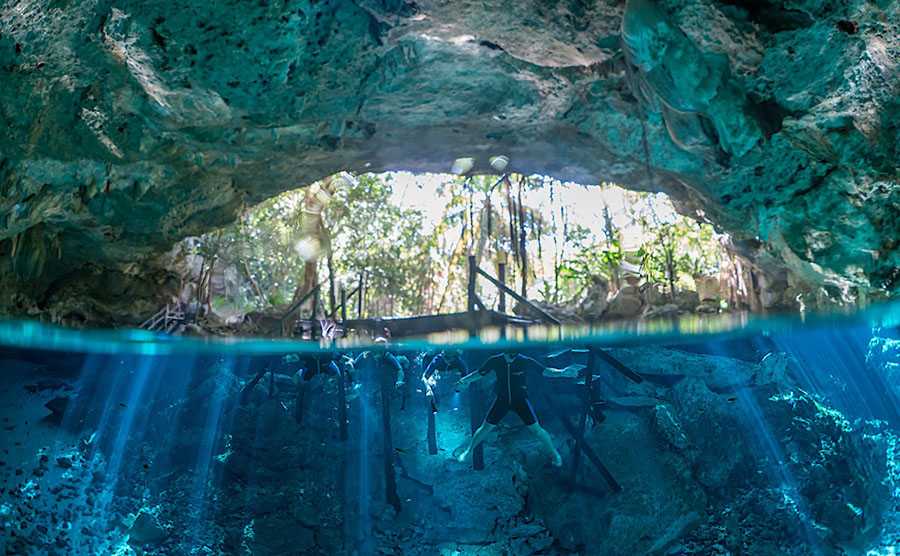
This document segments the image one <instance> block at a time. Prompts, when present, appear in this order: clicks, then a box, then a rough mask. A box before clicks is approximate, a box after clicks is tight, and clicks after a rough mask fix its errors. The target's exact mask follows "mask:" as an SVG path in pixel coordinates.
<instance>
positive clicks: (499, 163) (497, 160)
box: [491, 155, 509, 172]
mask: <svg viewBox="0 0 900 556" xmlns="http://www.w3.org/2000/svg"><path fill="white" fill-rule="evenodd" d="M508 165H509V157H508V156H503V155H500V156H492V157H491V168H493V169H494V170H497V171H498V172H502V171H503V170H506V167H507V166H508Z"/></svg>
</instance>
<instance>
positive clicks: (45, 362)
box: [0, 306, 900, 555]
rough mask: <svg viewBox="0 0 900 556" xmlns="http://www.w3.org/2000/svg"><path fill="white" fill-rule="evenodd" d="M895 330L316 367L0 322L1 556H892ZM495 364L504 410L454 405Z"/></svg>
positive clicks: (231, 348) (845, 321)
mask: <svg viewBox="0 0 900 556" xmlns="http://www.w3.org/2000/svg"><path fill="white" fill-rule="evenodd" d="M898 326H900V309H898V307H897V306H880V307H877V308H874V309H872V310H869V311H866V312H861V313H855V314H851V315H841V316H838V315H831V316H807V317H805V318H801V317H783V318H770V319H762V318H751V317H748V316H741V315H739V316H728V317H720V318H715V319H704V320H699V319H687V320H681V321H668V322H657V323H631V324H625V325H619V326H617V327H607V328H603V329H574V328H563V329H559V328H548V329H534V328H532V329H529V330H528V331H527V339H526V333H525V332H523V331H521V330H519V331H509V333H508V335H507V336H508V338H509V339H506V340H502V339H501V335H500V332H499V331H498V330H485V331H482V333H481V334H480V335H479V336H478V338H476V339H474V340H468V338H467V334H465V333H458V334H448V335H444V336H441V337H431V338H427V339H421V340H416V341H399V342H393V343H391V344H389V345H387V346H385V345H382V344H378V345H371V344H368V343H364V342H359V343H350V342H347V343H338V344H335V345H326V346H320V345H318V344H311V343H309V342H287V341H269V340H233V339H232V340H221V339H220V340H197V339H185V338H175V337H165V336H159V335H154V334H149V333H146V332H142V331H106V332H104V331H73V330H64V329H58V328H53V327H48V326H44V325H40V324H37V323H33V322H5V323H0V368H2V371H3V374H2V378H0V418H2V426H3V428H4V430H3V441H2V455H0V462H2V464H0V480H2V485H0V486H2V492H0V532H2V541H0V551H5V552H4V553H6V554H261V555H262V554H423V555H424V554H484V555H488V554H498V555H499V554H592V555H593V554H884V555H887V554H895V553H896V549H897V546H898V544H900V516H898V505H900V443H898V441H897V438H898V436H897V435H898V428H900V404H898V395H900V329H898ZM573 350H574V351H573ZM441 352H444V354H445V355H446V360H447V361H448V363H449V364H448V365H446V366H444V365H435V367H439V370H438V371H437V372H436V373H434V374H433V375H432V376H431V377H430V378H429V379H427V380H425V379H423V373H424V371H425V369H426V368H427V367H428V364H429V363H430V362H431V360H432V358H433V357H434V356H435V355H437V354H439V353H441ZM504 352H505V353H509V354H511V355H510V356H512V354H520V355H522V356H527V357H529V358H531V359H532V360H533V361H534V363H528V365H526V364H525V363H522V365H523V373H524V376H525V377H526V378H525V379H524V380H525V381H526V385H525V386H526V388H525V389H524V390H522V391H521V392H518V391H517V392H516V393H513V389H514V388H515V386H509V385H505V382H503V379H504V377H502V376H498V375H499V374H500V373H501V372H502V371H497V372H496V373H495V372H493V371H491V372H487V373H486V374H485V376H484V377H483V378H482V379H481V380H477V381H474V382H472V383H471V385H468V387H465V386H466V385H462V384H460V383H459V380H460V378H461V377H462V376H464V375H466V373H467V372H468V371H475V370H477V369H479V368H481V366H482V365H483V364H484V363H485V362H486V361H487V360H488V358H489V357H491V356H494V355H497V354H499V353H504ZM366 353H367V355H363V354H366ZM388 354H390V355H388ZM342 356H347V357H344V358H342ZM348 358H353V359H355V362H354V363H353V364H352V365H351V364H350V363H348V362H347V361H348ZM498 360H502V359H498ZM331 361H334V362H335V365H334V366H330V365H329V363H330V362H331ZM495 361H496V360H495ZM513 361H519V360H513ZM521 361H525V360H524V359H521ZM395 363H396V364H399V366H400V369H399V370H398V369H397V368H395ZM516 364H518V363H516ZM477 376H479V377H480V376H481V375H477ZM498 379H500V384H501V386H503V387H502V388H500V389H498V388H495V380H498ZM504 389H506V390H505V392H506V393H504V392H502V391H501V390H504ZM504 396H506V398H508V399H506V398H504ZM498 399H499V400H500V401H501V402H504V401H506V402H509V403H508V404H507V405H510V406H511V409H512V410H511V411H509V412H508V413H507V414H505V415H500V417H502V419H494V417H491V418H489V419H488V420H489V421H492V420H493V421H498V423H497V424H496V426H493V424H492V425H491V426H489V427H485V429H484V432H485V434H484V435H483V436H482V437H481V438H483V440H484V442H483V443H482V444H481V445H480V449H476V450H472V451H471V452H470V453H471V456H472V457H470V458H466V457H465V456H466V455H467V453H466V448H467V447H468V443H469V442H470V439H471V437H472V433H473V430H474V429H477V428H479V427H480V426H481V425H482V423H483V422H484V420H485V417H486V416H487V415H489V414H490V415H494V416H497V414H499V413H500V412H498V411H496V408H494V409H495V410H494V411H491V408H492V407H493V406H492V404H494V403H495V401H496V400H498ZM523 400H524V401H525V402H527V403H524V402H523ZM519 402H523V403H519ZM501 406H502V404H501ZM523 408H527V409H523ZM529 415H534V416H535V417H536V425H534V424H531V423H530V422H529V421H530V419H529ZM554 451H555V452H556V454H558V456H559V458H560V459H561V462H558V463H561V465H559V466H556V465H554V457H555V454H554ZM460 459H462V460H463V461H459V460H460Z"/></svg>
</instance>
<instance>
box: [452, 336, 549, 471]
mask: <svg viewBox="0 0 900 556" xmlns="http://www.w3.org/2000/svg"><path fill="white" fill-rule="evenodd" d="M544 369H545V366H544V365H541V364H540V363H538V362H537V361H535V360H534V359H532V358H530V357H526V356H524V355H521V354H518V353H509V352H505V353H502V354H499V355H494V356H493V357H491V358H489V359H488V360H487V361H485V363H484V365H482V366H481V368H480V369H478V370H477V371H475V372H473V373H470V374H468V375H466V376H464V377H462V378H461V379H460V380H459V382H457V385H458V387H460V388H465V387H467V386H468V385H470V384H472V383H473V382H475V381H477V380H481V379H482V378H484V377H485V376H487V374H488V373H490V372H491V371H493V372H494V374H495V375H496V376H497V384H496V394H497V397H496V399H495V400H494V403H493V405H491V409H490V410H488V413H487V416H486V417H485V419H484V422H483V423H482V424H481V426H480V427H478V430H476V431H475V434H474V435H472V438H471V440H470V441H469V443H468V446H467V447H466V448H465V449H464V450H463V451H461V452H460V453H459V455H458V456H457V457H456V459H457V460H459V461H460V462H465V461H467V460H468V459H469V458H470V457H471V456H472V451H473V450H474V449H475V448H476V447H477V446H478V445H479V444H481V443H482V442H484V439H485V438H487V436H488V435H489V434H490V433H491V432H493V431H494V429H496V428H497V425H499V424H500V421H501V420H502V419H503V417H504V416H505V415H506V414H507V413H508V412H509V411H510V410H512V411H514V412H515V413H516V414H517V415H518V416H519V418H520V419H522V422H523V423H525V425H526V429H527V430H528V432H530V433H531V434H533V435H534V436H536V437H537V438H538V440H540V441H541V444H543V445H544V447H545V448H546V449H547V451H548V452H549V453H550V457H551V458H552V462H553V466H554V467H559V466H561V465H562V456H560V455H559V452H558V451H557V450H556V447H555V446H554V445H553V438H551V437H550V433H548V432H547V431H546V430H545V429H544V428H543V427H541V425H540V423H538V419H537V415H535V413H534V408H532V407H531V402H530V401H529V400H528V392H527V390H526V384H525V378H526V373H527V371H537V372H543V370H544Z"/></svg>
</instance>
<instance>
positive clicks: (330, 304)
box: [328, 249, 337, 318]
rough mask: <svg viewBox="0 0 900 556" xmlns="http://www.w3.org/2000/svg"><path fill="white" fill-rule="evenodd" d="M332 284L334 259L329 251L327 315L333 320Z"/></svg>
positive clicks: (335, 305)
mask: <svg viewBox="0 0 900 556" xmlns="http://www.w3.org/2000/svg"><path fill="white" fill-rule="evenodd" d="M335 293H336V291H335V283H334V257H332V253H331V249H329V250H328V314H330V315H331V316H332V318H334V310H335V308H336V307H337V301H336V296H335Z"/></svg>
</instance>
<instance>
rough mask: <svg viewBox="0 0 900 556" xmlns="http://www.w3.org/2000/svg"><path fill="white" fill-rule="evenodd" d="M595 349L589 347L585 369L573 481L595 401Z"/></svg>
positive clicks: (572, 471) (573, 480) (573, 454)
mask: <svg viewBox="0 0 900 556" xmlns="http://www.w3.org/2000/svg"><path fill="white" fill-rule="evenodd" d="M593 382H594V350H593V349H592V348H588V360H587V367H585V369H584V396H585V398H584V411H583V412H582V414H581V421H580V422H579V423H578V436H577V437H576V438H575V450H574V452H573V453H572V470H571V476H572V483H575V482H576V479H577V478H578V466H579V464H580V463H581V447H582V445H583V444H584V430H585V428H586V427H587V418H588V414H589V413H590V411H591V407H592V406H593V403H594V389H593Z"/></svg>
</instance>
